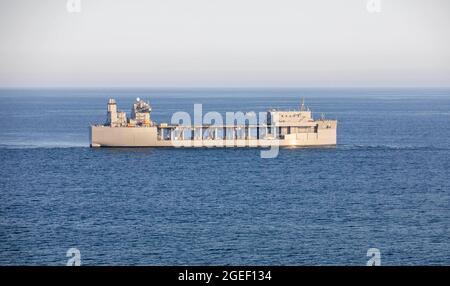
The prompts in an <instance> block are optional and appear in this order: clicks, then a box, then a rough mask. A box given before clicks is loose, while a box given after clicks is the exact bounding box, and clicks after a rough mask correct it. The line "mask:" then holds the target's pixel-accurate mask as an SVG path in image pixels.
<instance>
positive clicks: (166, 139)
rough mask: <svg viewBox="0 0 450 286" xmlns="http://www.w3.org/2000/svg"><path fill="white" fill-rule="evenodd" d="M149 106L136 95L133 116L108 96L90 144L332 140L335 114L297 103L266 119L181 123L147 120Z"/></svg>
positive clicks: (328, 142) (258, 143)
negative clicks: (315, 113) (316, 111)
mask: <svg viewBox="0 0 450 286" xmlns="http://www.w3.org/2000/svg"><path fill="white" fill-rule="evenodd" d="M151 111H152V108H151V106H150V104H149V103H148V102H145V101H144V100H141V99H139V98H137V99H136V101H135V102H134V104H133V107H132V109H131V118H127V115H126V113H125V112H123V111H118V109H117V104H116V101H115V100H114V99H109V101H108V105H107V119H106V122H105V123H104V124H98V125H91V126H90V134H89V135H90V146H91V147H267V146H273V145H277V146H334V145H336V129H337V120H329V119H324V118H323V117H322V118H320V119H318V120H314V119H313V117H312V112H311V110H309V108H307V107H305V105H304V102H302V103H301V105H300V107H299V109H298V110H294V111H290V110H289V111H283V110H276V109H271V110H269V111H268V112H267V113H265V114H266V118H265V120H264V123H262V124H261V123H259V124H250V123H249V120H247V121H244V122H243V123H242V124H238V123H236V121H237V120H236V121H233V124H228V125H227V124H223V125H216V124H214V125H208V124H200V125H195V124H193V125H184V124H183V125H181V124H168V123H159V124H157V123H156V122H154V121H152V120H151V117H150V113H151Z"/></svg>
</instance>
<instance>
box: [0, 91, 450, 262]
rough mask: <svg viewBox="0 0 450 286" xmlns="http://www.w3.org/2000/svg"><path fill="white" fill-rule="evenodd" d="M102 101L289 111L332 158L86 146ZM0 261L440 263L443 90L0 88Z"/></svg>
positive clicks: (446, 216) (172, 108) (448, 218)
mask: <svg viewBox="0 0 450 286" xmlns="http://www.w3.org/2000/svg"><path fill="white" fill-rule="evenodd" d="M109 97H113V98H115V99H116V100H117V102H118V106H119V109H122V110H124V111H127V112H128V114H129V111H130V109H131V104H132V102H133V101H134V100H135V98H136V97H140V98H143V99H146V100H147V99H148V100H150V103H151V105H152V107H153V112H152V119H153V120H155V121H157V122H169V121H170V118H171V115H172V114H173V113H174V112H176V111H187V112H192V111H193V105H194V103H201V104H203V112H204V113H205V112H207V111H218V112H221V113H224V112H226V111H244V112H245V111H255V112H258V111H265V110H267V109H268V108H285V109H289V108H291V109H293V108H297V107H298V105H299V103H300V100H301V98H305V102H306V104H307V105H308V106H309V107H310V108H311V109H312V110H313V114H314V115H315V116H316V117H320V115H321V113H324V114H325V116H326V117H328V118H333V119H337V120H338V121H339V124H338V144H337V146H336V148H288V149H281V150H280V153H279V156H278V157H276V158H273V159H262V158H261V157H260V150H259V149H253V148H242V149H232V148H223V149H220V148H202V149H182V148H176V149H170V148H160V149H158V148H130V149H128V148H118V149H116V148H106V149H91V148H89V137H88V126H89V125H90V124H91V123H102V122H104V121H105V117H106V103H107V99H108V98H109ZM0 116H1V117H0V118H1V119H0V161H1V164H0V173H1V175H0V265H65V264H66V262H67V260H68V257H66V252H67V250H68V249H69V248H72V247H74V248H77V249H79V251H80V253H81V264H82V265H365V264H366V262H367V261H368V260H369V259H370V257H367V250H368V249H369V248H378V249H379V251H380V253H381V264H382V265H442V264H447V265H448V264H450V171H449V170H450V90H446V89H190V90H187V89H186V90H184V89H173V90H170V89H160V90H157V89H48V90H45V89H28V90H15V89H9V90H8V89H3V90H1V91H0Z"/></svg>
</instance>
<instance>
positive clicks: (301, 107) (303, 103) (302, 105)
mask: <svg viewBox="0 0 450 286" xmlns="http://www.w3.org/2000/svg"><path fill="white" fill-rule="evenodd" d="M300 111H305V98H302V103H301V105H300Z"/></svg>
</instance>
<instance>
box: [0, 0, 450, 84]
mask: <svg viewBox="0 0 450 286" xmlns="http://www.w3.org/2000/svg"><path fill="white" fill-rule="evenodd" d="M368 1H369V0H339V1H337V0H309V1H303V0H146V1H144V0H81V12H80V13H69V12H68V10H67V8H66V3H67V0H9V1H8V0H0V87H64V86H73V87H305V86H308V87H310V86H318V87H335V86H349V87H352V86H435V87H443V86H446V87H449V86H450V39H449V35H450V31H449V30H450V1H448V0H381V11H380V12H379V13H370V12H369V11H368V10H367V7H366V6H367V5H366V4H367V2H368ZM375 1H376V0H375Z"/></svg>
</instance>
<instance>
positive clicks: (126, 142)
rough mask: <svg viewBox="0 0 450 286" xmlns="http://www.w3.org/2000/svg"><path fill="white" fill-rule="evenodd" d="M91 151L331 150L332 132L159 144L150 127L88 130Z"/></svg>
mask: <svg viewBox="0 0 450 286" xmlns="http://www.w3.org/2000/svg"><path fill="white" fill-rule="evenodd" d="M89 133H90V146H91V147H267V146H274V145H277V146H304V147H314V146H334V145H336V128H335V127H334V128H329V129H319V130H318V131H317V132H311V133H296V134H287V135H284V136H283V137H282V138H280V139H273V138H265V139H264V138H260V139H256V138H246V139H203V140H202V139H187V140H183V139H177V140H170V139H169V140H167V139H166V140H161V139H160V138H159V137H160V136H158V129H157V127H156V126H154V127H109V126H90V132H89Z"/></svg>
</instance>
